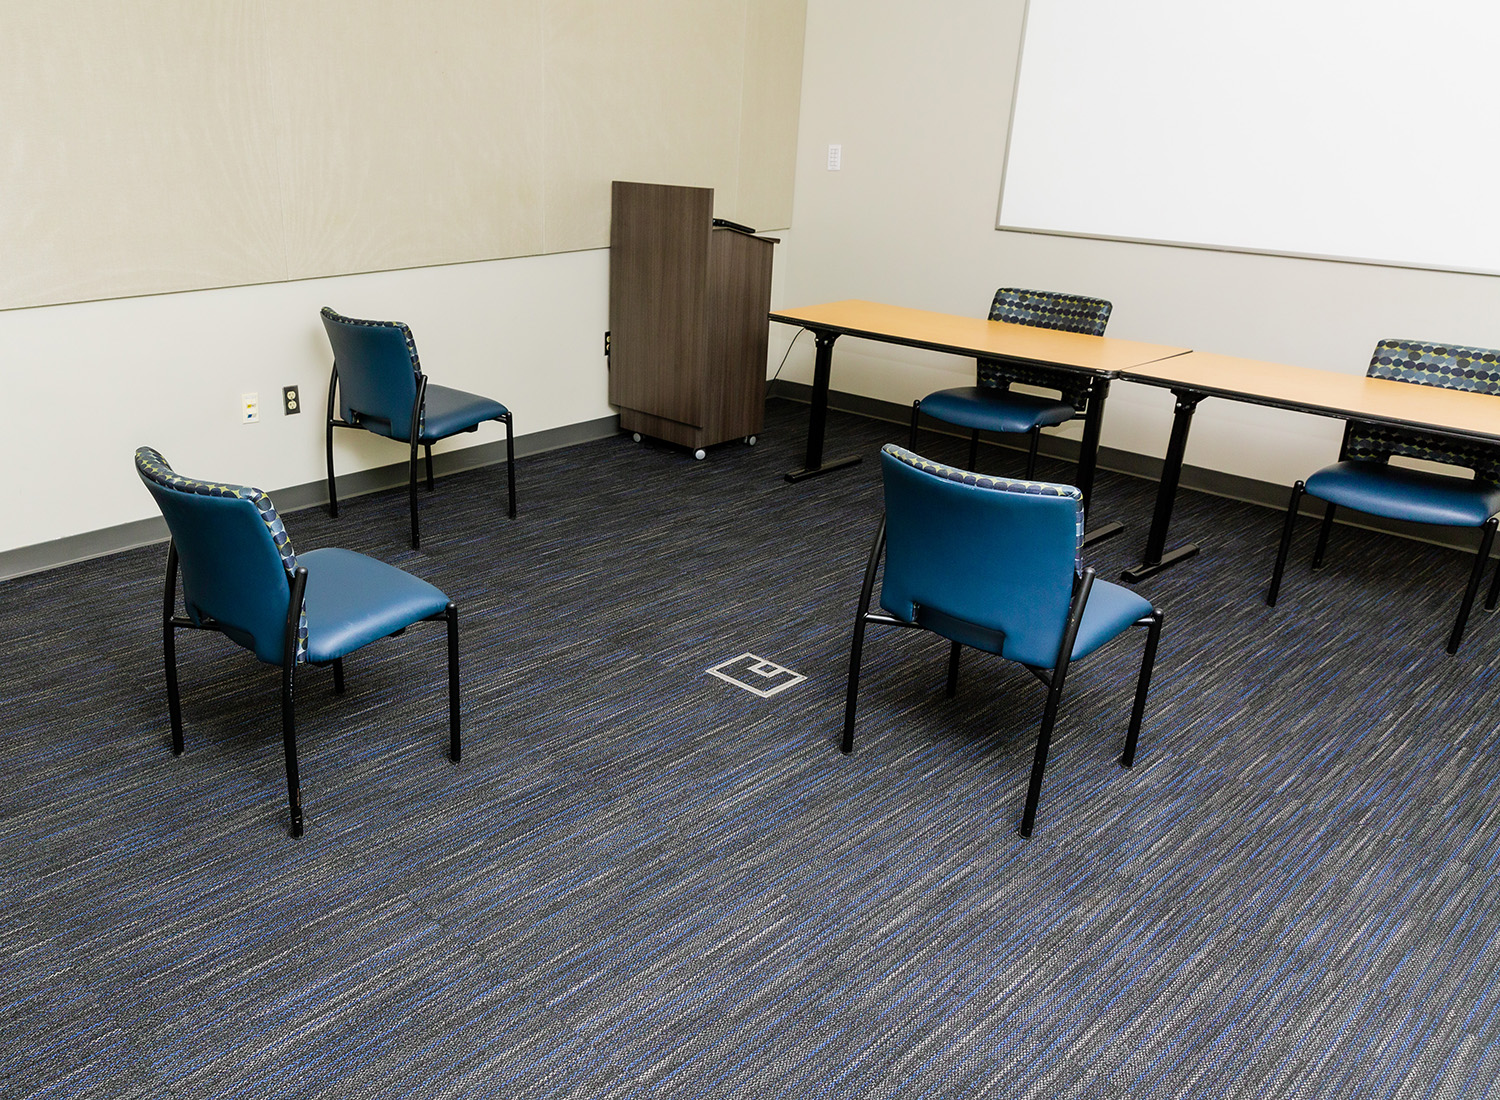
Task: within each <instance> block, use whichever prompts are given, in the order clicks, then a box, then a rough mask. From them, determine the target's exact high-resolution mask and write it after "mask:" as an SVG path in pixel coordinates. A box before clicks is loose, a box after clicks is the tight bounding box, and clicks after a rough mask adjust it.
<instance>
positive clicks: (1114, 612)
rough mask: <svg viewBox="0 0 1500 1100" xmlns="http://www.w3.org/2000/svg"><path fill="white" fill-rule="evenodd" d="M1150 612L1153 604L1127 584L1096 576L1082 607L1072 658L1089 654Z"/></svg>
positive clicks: (1075, 658)
mask: <svg viewBox="0 0 1500 1100" xmlns="http://www.w3.org/2000/svg"><path fill="white" fill-rule="evenodd" d="M1149 614H1151V604H1150V603H1149V602H1148V601H1147V600H1144V599H1142V598H1141V597H1140V596H1138V595H1136V594H1135V593H1134V592H1132V591H1131V590H1130V589H1128V588H1122V587H1120V586H1119V585H1118V584H1112V583H1110V582H1109V581H1101V580H1095V581H1094V586H1093V587H1092V588H1090V589H1089V602H1088V603H1086V604H1085V605H1084V607H1083V622H1082V623H1080V624H1079V626H1078V637H1076V638H1075V639H1073V657H1072V659H1073V660H1075V661H1076V660H1079V659H1080V658H1082V657H1087V656H1088V655H1089V654H1090V653H1092V652H1094V650H1096V649H1098V648H1099V647H1100V646H1102V645H1103V644H1104V643H1105V642H1107V641H1109V640H1110V639H1111V638H1114V637H1117V636H1118V635H1119V634H1120V633H1121V632H1122V631H1124V630H1126V629H1128V628H1129V627H1130V626H1132V625H1134V624H1135V623H1137V622H1139V621H1140V620H1141V619H1143V618H1145V617H1146V616H1147V615H1149Z"/></svg>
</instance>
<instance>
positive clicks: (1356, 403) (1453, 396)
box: [1120, 351, 1500, 440]
mask: <svg viewBox="0 0 1500 1100" xmlns="http://www.w3.org/2000/svg"><path fill="white" fill-rule="evenodd" d="M1120 377H1121V378H1122V379H1123V380H1124V381H1127V382H1142V383H1145V384H1147V385H1153V386H1163V387H1169V388H1170V387H1178V388H1182V389H1188V390H1192V391H1194V392H1196V393H1201V394H1204V395H1206V396H1208V397H1225V398H1229V399H1230V400H1233V401H1243V402H1248V403H1250V404H1256V405H1267V406H1270V407H1272V408H1280V409H1291V410H1294V411H1297V412H1309V413H1318V414H1322V415H1327V416H1337V417H1340V418H1346V419H1347V418H1352V419H1356V420H1369V421H1374V422H1376V423H1383V424H1394V425H1399V426H1401V427H1415V428H1425V429H1429V430H1432V431H1438V432H1444V433H1447V434H1449V435H1461V436H1466V437H1470V438H1480V439H1493V440H1500V397H1493V396H1491V395H1489V394H1484V393H1469V392H1466V391H1463V390H1448V389H1440V388H1439V387H1437V386H1423V385H1419V384H1417V383H1415V382H1396V381H1392V380H1390V379H1384V378H1366V377H1365V376H1364V375H1355V374H1340V373H1338V372H1336V371H1328V370H1318V369H1316V368H1313V367H1294V366H1289V365H1287V364H1285V363H1267V362H1262V361H1261V360H1258V359H1240V358H1237V357H1235V356H1232V355H1219V354H1216V353H1214V352H1208V351H1192V352H1188V353H1187V354H1185V355H1179V356H1177V357H1175V358H1172V359H1165V360H1160V361H1157V362H1153V363H1145V364H1138V365H1136V366H1132V367H1128V368H1125V369H1124V370H1122V371H1121V373H1120Z"/></svg>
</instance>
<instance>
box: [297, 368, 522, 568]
mask: <svg viewBox="0 0 1500 1100" xmlns="http://www.w3.org/2000/svg"><path fill="white" fill-rule="evenodd" d="M338 386H339V365H338V363H334V365H333V374H332V376H331V377H330V378H329V379H328V426H327V428H326V432H325V434H326V444H327V452H328V514H329V515H330V516H332V517H334V518H335V519H337V518H338V514H339V498H338V492H337V490H336V488H335V486H334V476H333V429H335V428H358V429H359V430H361V431H367V430H368V429H367V428H366V427H365V426H364V425H363V424H361V423H359V418H358V415H357V414H356V416H355V420H354V421H353V422H350V421H348V420H344V419H342V418H341V417H339V416H338V415H337V414H338ZM426 401H427V375H425V374H421V373H418V375H417V398H416V400H415V401H414V402H413V403H412V407H411V426H410V431H409V432H408V435H407V438H408V439H409V440H410V441H411V455H410V458H409V461H408V463H407V497H408V500H409V502H410V505H411V548H412V549H413V550H420V549H421V548H422V538H421V532H420V530H419V529H418V525H417V447H418V445H419V435H420V429H421V424H422V411H423V408H424V407H425V404H426ZM493 419H495V420H499V421H501V422H502V423H503V424H504V425H505V476H506V482H507V488H508V490H509V493H510V507H509V510H508V516H509V518H510V519H515V518H516V442H515V429H514V424H513V421H512V416H511V414H510V413H509V412H506V413H505V414H503V415H501V416H497V417H494V418H493ZM478 430H479V425H478V424H476V425H474V426H473V427H472V428H464V429H463V431H461V432H455V433H454V435H462V434H464V433H465V432H477V431H478ZM374 434H377V435H378V434H379V433H378V432H377V433H374ZM387 438H389V437H387ZM444 438H451V437H448V436H445V437H444ZM398 442H399V440H398ZM434 442H437V441H436V440H434ZM420 446H421V447H422V448H423V450H424V451H425V452H426V454H425V457H426V465H427V491H428V492H429V493H430V492H433V491H434V490H435V489H436V484H435V483H434V481H433V477H432V443H420Z"/></svg>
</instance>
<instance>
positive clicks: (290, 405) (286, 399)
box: [281, 386, 302, 416]
mask: <svg viewBox="0 0 1500 1100" xmlns="http://www.w3.org/2000/svg"><path fill="white" fill-rule="evenodd" d="M301 411H302V400H301V399H300V398H299V397H298V396H297V387H296V386H282V387H281V412H282V415H283V416H291V415H293V414H294V413H299V412H301Z"/></svg>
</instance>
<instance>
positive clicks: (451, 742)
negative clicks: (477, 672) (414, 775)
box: [445, 603, 460, 764]
mask: <svg viewBox="0 0 1500 1100" xmlns="http://www.w3.org/2000/svg"><path fill="white" fill-rule="evenodd" d="M445 616H446V618H447V620H448V759H449V760H451V761H453V762H454V763H455V764H457V763H458V759H459V754H460V750H459V744H458V725H459V701H458V607H457V606H456V605H454V604H452V603H450V604H448V609H447V611H446V612H445Z"/></svg>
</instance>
